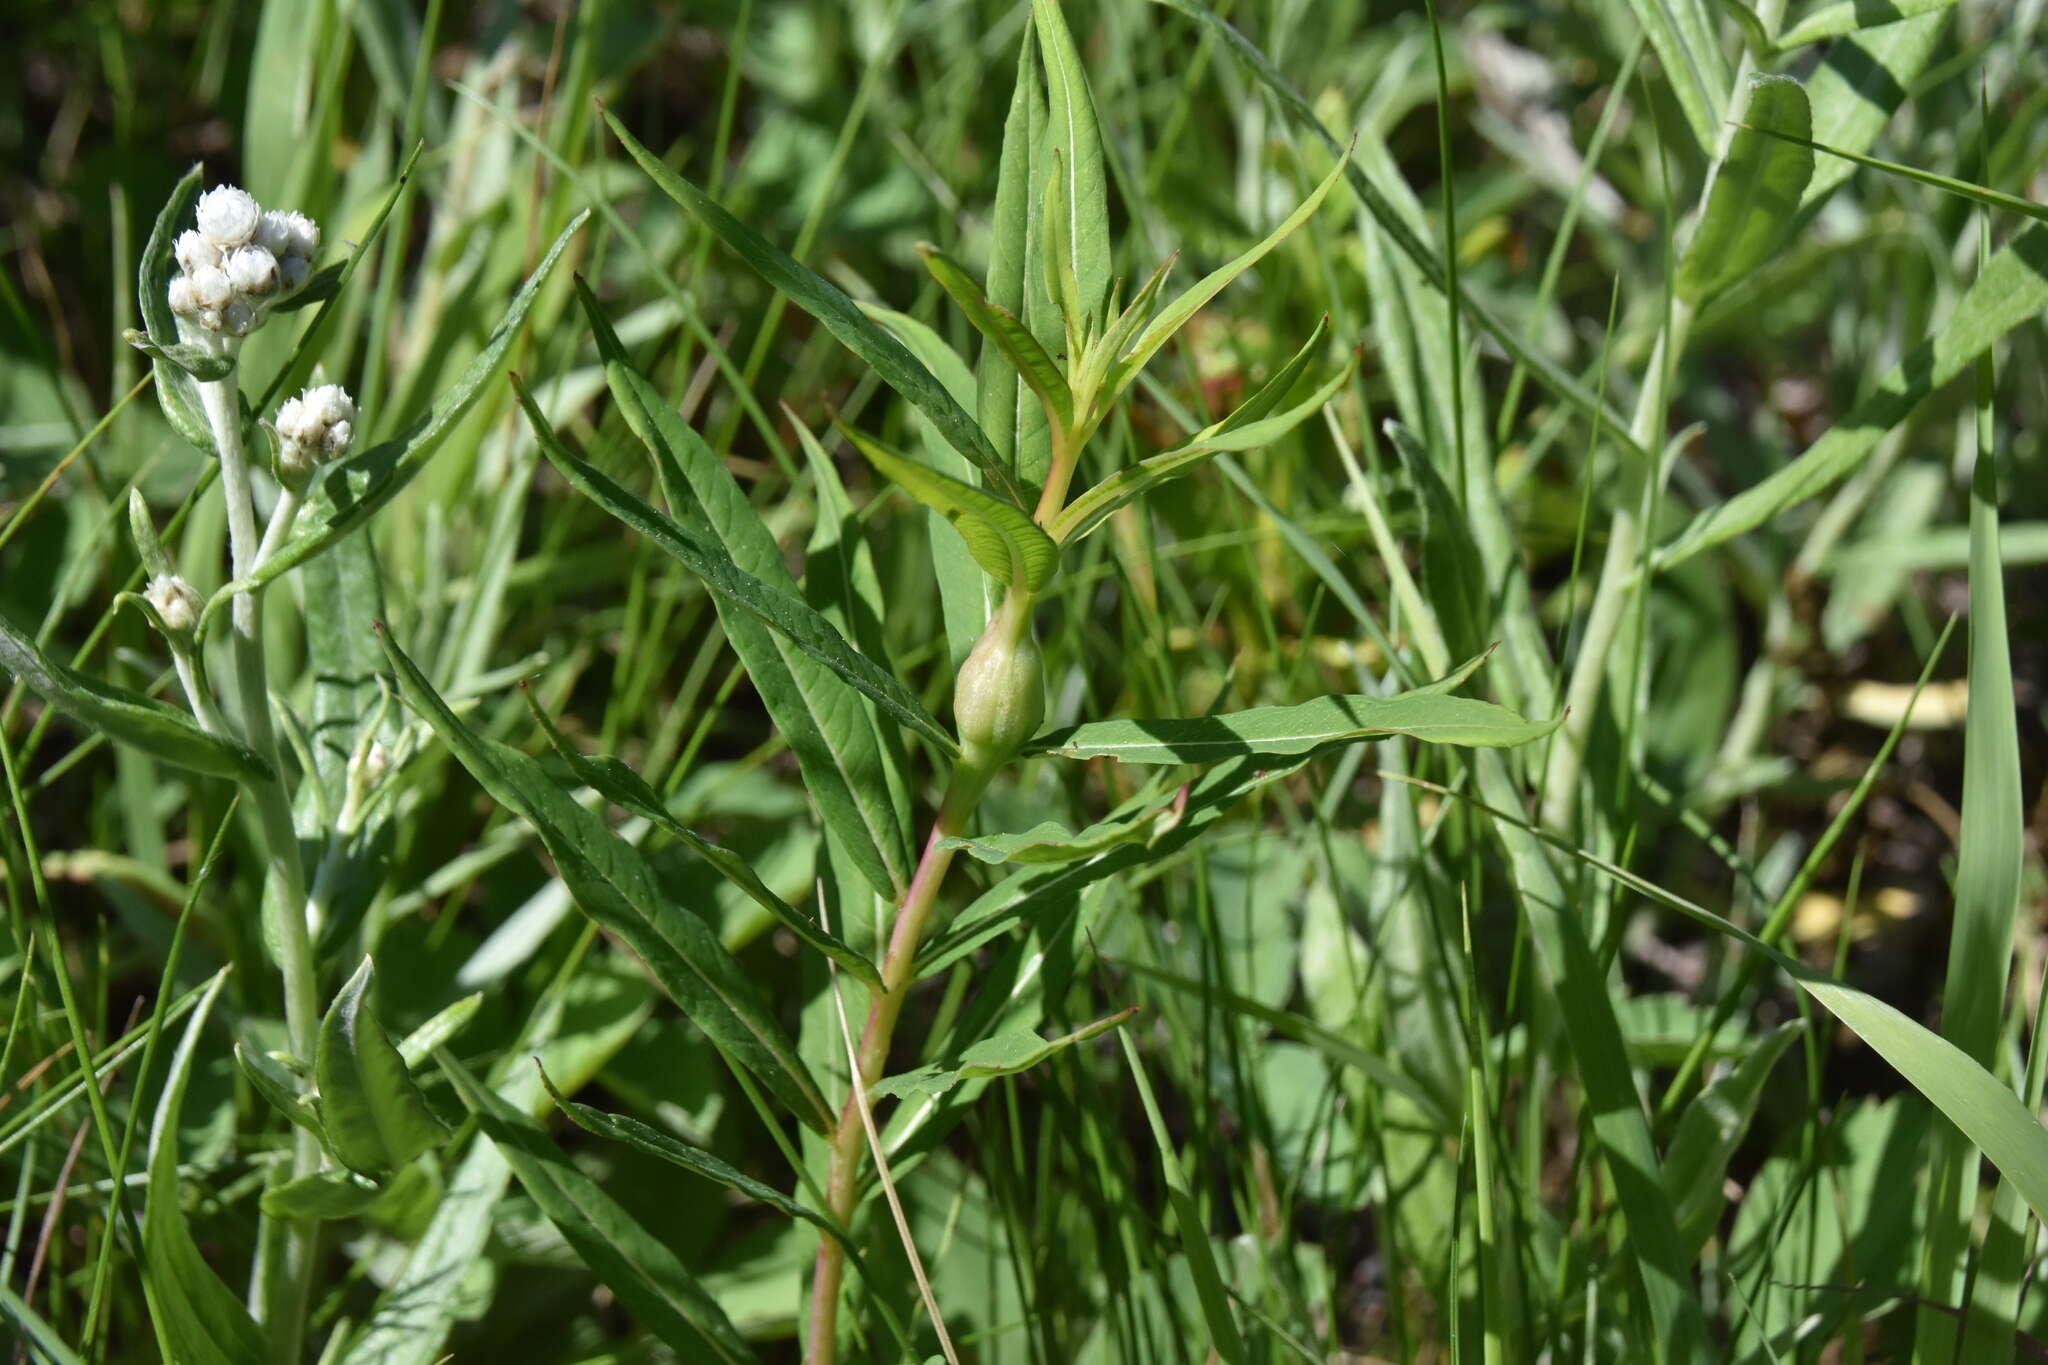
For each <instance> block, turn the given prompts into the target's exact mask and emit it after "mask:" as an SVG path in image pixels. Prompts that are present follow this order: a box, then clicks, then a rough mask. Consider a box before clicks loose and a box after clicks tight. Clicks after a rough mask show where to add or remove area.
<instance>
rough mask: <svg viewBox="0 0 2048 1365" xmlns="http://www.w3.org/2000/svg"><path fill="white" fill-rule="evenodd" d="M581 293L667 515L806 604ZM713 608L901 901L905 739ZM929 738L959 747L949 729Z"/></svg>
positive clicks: (830, 811) (906, 860)
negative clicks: (900, 742)
mask: <svg viewBox="0 0 2048 1365" xmlns="http://www.w3.org/2000/svg"><path fill="white" fill-rule="evenodd" d="M577 294H578V298H579V299H580V301H581V302H582V305H583V308H584V312H585V314H586V315H587V316H588V318H589V321H590V329H591V333H592V335H594V336H595V337H596V338H597V349H598V354H599V355H600V356H602V357H603V358H604V365H605V381H606V383H607V384H609V385H610V387H611V392H612V397H613V399H614V401H616V402H617V404H618V406H619V411H620V412H621V413H622V414H623V415H624V416H625V419H626V424H627V425H628V426H629V427H631V428H632V429H633V434H634V435H635V436H637V437H639V439H640V443H641V445H642V446H643V447H645V449H646V451H647V455H648V458H649V459H650V460H652V461H653V463H654V469H655V473H656V475H657V477H658V479H659V481H660V485H661V489H662V493H663V496H664V497H665V498H666V499H667V500H668V507H669V514H670V519H671V520H672V521H674V522H678V523H681V524H682V526H683V528H684V529H685V530H686V531H688V532H691V533H692V534H694V535H695V536H696V537H697V538H698V540H699V541H700V542H701V543H703V544H707V545H712V546H714V547H716V548H717V550H718V552H719V554H720V555H721V556H723V557H726V558H729V559H730V560H731V562H732V563H733V564H734V565H736V566H737V567H738V568H739V570H740V571H741V572H742V573H745V574H748V575H751V576H752V577H753V578H756V579H758V580H760V581H761V582H762V583H765V584H767V585H768V586H769V587H771V588H774V589H777V590H778V591H780V592H781V593H782V594H783V596H784V597H786V598H788V599H790V600H791V601H794V602H796V603H798V604H799V605H800V606H802V607H803V608H804V610H805V611H806V612H808V611H809V607H808V605H807V604H805V603H804V602H803V599H802V597H801V596H800V595H799V593H798V591H797V585H796V580H795V579H794V578H793V577H792V576H791V575H790V572H789V566H788V564H787V563H786V562H785V561H784V559H783V554H782V547H781V546H780V545H779V544H777V542H776V539H775V537H774V535H773V534H771V533H770V532H769V530H768V527H767V525H766V524H765V523H764V522H763V521H762V520H761V515H760V513H759V512H757V511H756V510H755V509H754V507H753V505H752V504H751V503H750V502H749V501H748V499H747V495H746V493H745V491H744V490H742V489H741V488H740V486H739V483H738V482H737V481H736V480H735V479H734V478H733V476H732V474H731V472H730V471H729V470H727V469H726V467H725V461H724V460H722V459H720V458H719V456H718V455H717V454H716V453H715V452H714V451H713V450H712V449H711V447H710V446H708V445H706V444H705V442H704V439H703V438H702V437H701V436H699V435H698V434H697V433H696V431H695V430H693V429H692V428H691V426H690V424H689V423H687V422H685V421H683V419H682V418H681V417H680V416H678V415H677V413H676V411H675V410H674V409H673V408H672V407H671V406H669V404H668V401H667V399H666V398H665V397H664V396H663V395H662V393H661V391H660V390H659V389H657V388H656V387H655V386H654V385H653V384H652V383H651V382H649V380H648V379H647V377H646V376H645V375H643V374H641V373H640V371H639V370H637V369H635V368H634V367H633V365H632V363H631V361H630V360H629V359H628V358H627V356H626V351H625V347H624V345H623V344H621V342H620V341H619V338H618V337H617V335H616V334H615V333H613V331H612V329H611V324H610V322H609V321H608V320H607V319H606V318H605V316H604V311H603V309H602V308H601V307H600V306H599V305H598V302H597V299H596V298H595V296H593V295H592V294H591V293H590V291H589V290H588V289H586V288H584V287H582V284H581V282H580V281H579V282H578V288H577ZM949 449H950V448H949ZM718 614H719V619H720V620H721V621H722V622H723V623H724V625H725V633H726V637H727V638H728V639H729V640H731V642H732V647H733V652H734V653H735V654H737V655H738V656H739V659H740V662H741V663H742V664H743V665H744V666H745V667H746V670H747V677H748V678H749V680H751V681H752V683H753V685H754V690H755V692H756V693H758V694H759V696H760V698H761V701H762V703H763V704H764V705H765V706H766V707H767V709H768V715H769V717H770V719H772V720H773V721H774V723H775V727H776V728H777V729H778V730H780V731H781V732H782V735H783V737H784V738H785V739H787V740H788V741H789V747H790V750H791V752H792V753H794V754H795V755H796V759H797V763H798V765H799V766H800V767H802V769H803V775H804V786H805V787H806V789H807V790H808V791H809V793H810V796H811V799H812V800H813V801H814V802H815V803H816V804H817V808H818V813H819V815H820V816H821V817H822V818H823V820H824V823H825V826H826V828H827V830H828V831H829V832H830V833H831V834H833V835H834V836H836V837H837V839H838V841H839V843H840V844H841V845H842V846H843V847H844V849H845V850H846V852H847V854H848V857H849V859H850V860H851V861H852V862H853V864H854V865H855V866H856V867H857V868H858V869H859V871H860V873H861V875H862V877H863V878H865V879H866V880H867V882H868V884H869V885H870V886H871V887H873V888H874V890H875V891H876V893H877V894H879V895H882V896H884V897H886V898H888V899H890V900H894V899H895V898H896V896H898V895H899V894H901V892H902V891H903V888H904V887H905V886H906V885H908V884H909V880H910V866H911V852H910V795H909V787H908V783H907V781H906V780H905V778H904V776H903V771H902V769H903V766H904V765H903V762H902V760H901V757H900V753H899V750H898V747H897V744H896V742H895V741H896V740H897V738H898V737H897V736H896V735H895V734H894V733H892V731H891V729H890V727H889V726H888V725H887V724H886V723H885V722H884V721H883V719H882V717H881V716H880V715H879V714H877V711H876V708H875V707H873V706H870V705H869V704H868V703H867V702H863V701H860V700H857V699H855V698H850V697H848V696H847V688H848V686H849V685H850V681H851V680H850V679H848V678H847V677H846V676H845V675H844V674H843V673H841V672H840V671H838V670H837V669H835V668H834V667H832V666H831V665H830V664H828V663H827V662H825V661H821V660H819V659H816V658H813V657H810V656H809V653H808V651H807V650H806V649H805V648H804V647H802V646H801V645H799V644H798V643H797V642H796V641H795V640H792V639H790V638H789V637H787V636H785V635H783V634H782V633H780V632H779V631H777V630H775V629H773V628H771V627H770V626H769V625H768V624H766V623H765V622H763V621H761V620H760V619H759V618H758V617H756V616H755V615H754V614H753V613H752V612H751V611H749V610H747V609H745V608H744V607H742V606H740V605H738V604H735V603H731V602H728V601H726V600H724V599H723V598H722V597H721V598H719V600H718ZM827 624H828V625H829V622H828V623H827ZM852 652H853V654H854V655H855V656H857V657H856V658H855V660H854V661H853V662H852V663H850V664H849V665H848V666H849V667H852V668H855V669H859V668H860V667H861V663H862V662H863V661H865V660H866V658H867V656H865V655H860V654H859V651H858V650H857V649H856V650H854V651H852ZM868 680H869V681H870V682H871V683H872V684H874V685H876V686H879V687H881V688H882V689H884V691H885V692H886V691H887V690H888V689H889V688H890V687H891V686H892V685H894V686H896V687H897V688H898V690H899V691H900V685H899V684H894V675H893V674H891V673H889V672H888V670H886V669H882V668H875V669H874V670H873V672H872V673H871V674H870V675H869V679H868ZM906 699H908V711H909V714H910V716H911V717H912V718H913V720H915V719H916V718H918V717H922V719H923V721H924V722H926V723H927V724H928V725H929V726H930V727H931V728H926V726H925V725H917V726H914V728H919V729H920V730H921V732H922V733H924V734H926V735H927V736H929V735H930V734H931V730H932V728H936V722H932V721H931V720H930V717H929V716H928V715H926V714H925V713H924V712H923V710H922V708H921V707H919V706H917V705H916V703H915V699H914V698H909V694H908V693H907V692H906V693H903V695H902V696H899V697H898V698H897V703H898V705H899V706H904V705H906ZM934 742H935V743H939V744H940V745H941V748H942V750H943V751H944V752H948V753H950V752H952V740H951V739H950V738H947V739H945V740H942V741H940V740H935V741H934Z"/></svg>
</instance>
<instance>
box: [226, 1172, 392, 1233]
mask: <svg viewBox="0 0 2048 1365" xmlns="http://www.w3.org/2000/svg"><path fill="white" fill-rule="evenodd" d="M382 1193H383V1190H382V1189H380V1188H379V1187H378V1185H377V1184H376V1182H374V1181H370V1180H365V1179H363V1177H361V1176H359V1175H352V1174H350V1173H349V1172H347V1171H315V1172H313V1174H311V1175H302V1176H300V1177H299V1178H298V1179H297V1180H287V1181H286V1182H285V1183H284V1184H282V1185H278V1186H275V1187H273V1188H271V1189H267V1190H265V1191H264V1192H263V1198H262V1199H260V1200H258V1201H257V1203H258V1205H259V1206H260V1207H261V1208H262V1210H263V1211H264V1212H265V1213H267V1214H269V1215H270V1216H271V1217H273V1218H293V1219H297V1218H309V1219H314V1220H316V1221H327V1220H331V1219H335V1218H353V1217H355V1216H356V1215H357V1214H359V1213H361V1212H362V1211H363V1210H364V1209H367V1208H368V1207H370V1205H372V1204H374V1203H376V1202H377V1196H378V1195H380V1194H382Z"/></svg>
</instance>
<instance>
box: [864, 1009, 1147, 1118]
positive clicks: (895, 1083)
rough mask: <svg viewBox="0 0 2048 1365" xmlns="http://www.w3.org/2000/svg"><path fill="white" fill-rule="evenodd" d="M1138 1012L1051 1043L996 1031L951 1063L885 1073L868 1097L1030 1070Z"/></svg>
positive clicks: (938, 1089)
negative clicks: (894, 1073) (996, 1032)
mask: <svg viewBox="0 0 2048 1365" xmlns="http://www.w3.org/2000/svg"><path fill="white" fill-rule="evenodd" d="M1137 1012H1138V1007H1137V1006H1136V1005H1132V1006H1131V1007H1130V1008H1129V1009H1125V1010H1119V1011H1117V1012H1116V1013H1115V1014H1112V1015H1110V1016H1109V1017H1108V1018H1106V1019H1098V1020H1096V1021H1095V1022H1094V1023H1092V1024H1088V1025H1086V1026H1084V1027H1082V1028H1078V1029H1075V1030H1074V1031H1073V1032H1072V1033H1069V1034H1067V1035H1066V1036H1065V1037H1063V1038H1055V1039H1054V1040H1052V1041H1051V1042H1047V1041H1046V1040H1045V1039H1043V1038H1041V1037H1039V1036H1038V1034H1037V1033H1036V1032H1034V1031H1033V1030H1031V1029H1014V1030H1012V1031H1010V1032H1008V1033H998V1034H996V1035H995V1036H993V1037H990V1038H984V1039H982V1040H981V1041H980V1042H978V1043H976V1044H974V1045H973V1046H972V1047H970V1048H968V1049H967V1050H966V1051H965V1052H963V1053H961V1054H960V1060H959V1061H957V1062H955V1063H953V1064H952V1065H950V1066H948V1065H946V1064H945V1063H943V1062H933V1063H931V1064H930V1065H928V1066H921V1067H919V1068H917V1070H915V1071H905V1072H902V1073H900V1074H898V1075H894V1076H885V1077H883V1078H882V1079H881V1080H879V1081H876V1082H875V1083H874V1084H873V1085H871V1086H869V1087H868V1097H869V1098H870V1099H886V1098H888V1097H889V1096H892V1095H893V1096H896V1097H897V1098H899V1099H901V1098H908V1097H909V1096H912V1095H943V1094H945V1093H946V1092H947V1091H948V1090H951V1089H952V1088H953V1087H954V1086H956V1085H958V1084H960V1082H962V1081H969V1080H978V1079H981V1078H984V1077H989V1076H1014V1075H1016V1074H1017V1073H1018V1072H1020V1071H1029V1070H1030V1069H1031V1068H1032V1067H1034V1066H1037V1065H1038V1064H1039V1063H1040V1062H1042V1061H1044V1060H1045V1059H1046V1058H1048V1057H1050V1056H1052V1055H1053V1053H1055V1052H1059V1051H1061V1050H1062V1049H1064V1048H1070V1047H1072V1046H1073V1045H1074V1044H1076V1043H1084V1042H1086V1041H1088V1040H1089V1039H1090V1038H1094V1037H1097V1036H1098V1035H1100V1034H1104V1033H1107V1032H1109V1031H1110V1030H1111V1029H1113V1028H1116V1027H1117V1026H1118V1025H1120V1024H1122V1023H1123V1022H1124V1021H1125V1020H1127V1019H1129V1018H1130V1017H1131V1016H1132V1015H1134V1014H1136V1013H1137Z"/></svg>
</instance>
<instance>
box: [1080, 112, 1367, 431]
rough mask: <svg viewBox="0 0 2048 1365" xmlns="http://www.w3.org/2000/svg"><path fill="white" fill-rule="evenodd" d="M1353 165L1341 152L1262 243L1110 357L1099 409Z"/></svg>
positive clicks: (1192, 289) (1193, 288)
mask: <svg viewBox="0 0 2048 1365" xmlns="http://www.w3.org/2000/svg"><path fill="white" fill-rule="evenodd" d="M1350 164H1351V148H1350V147H1348V146H1347V147H1345V149H1344V151H1343V153H1342V154H1341V155H1340V156H1339V157H1338V158H1337V164H1336V165H1334V166H1332V167H1331V168H1330V173H1329V174H1328V175H1325V176H1324V177H1323V179H1322V182H1321V183H1320V184H1318V185H1317V186H1316V187H1315V188H1314V189H1313V190H1311V191H1309V196H1308V198H1306V199H1304V200H1302V201H1301V203H1300V205H1299V206H1298V207H1297V208H1296V209H1295V210H1294V212H1292V213H1290V214H1288V215H1287V217H1285V218H1284V219H1282V220H1281V221H1280V225H1279V226H1278V227H1276V228H1274V229H1273V230H1272V231H1271V232H1269V233H1267V234H1266V236H1265V237H1264V239H1263V240H1261V241H1260V242H1258V243H1257V244H1256V245H1254V246H1252V247H1251V248H1250V249H1248V250H1246V251H1245V252H1243V253H1241V254H1240V255H1239V256H1237V257H1236V258H1235V259H1234V260H1231V261H1229V262H1227V263H1225V264H1224V265H1221V266H1219V267H1217V268H1216V269H1215V270H1212V271H1210V272H1209V273H1208V274H1207V275H1204V276H1203V277H1202V278H1201V279H1199V280H1197V281H1195V282H1194V283H1193V284H1191V285H1189V286H1188V287H1187V288H1186V289H1185V290H1183V291H1182V292H1181V294H1180V296H1179V297H1177V298H1176V299H1174V301H1173V302H1172V303H1169V304H1167V305H1166V307H1165V308H1163V309H1161V310H1160V313H1159V316H1158V317H1156V318H1154V319H1152V321H1150V322H1149V323H1147V324H1146V325H1145V330H1144V331H1142V332H1140V333H1138V339H1137V340H1136V341H1134V342H1132V343H1131V349H1130V350H1129V351H1128V352H1126V353H1125V354H1123V355H1120V356H1113V357H1109V359H1110V362H1111V363H1110V364H1109V367H1108V370H1107V376H1106V378H1105V379H1104V381H1103V385H1102V390H1101V396H1100V397H1099V398H1098V399H1097V407H1098V410H1103V409H1106V407H1107V405H1108V404H1109V402H1110V401H1111V400H1113V399H1114V398H1115V397H1116V395H1118V394H1119V393H1122V392H1123V390H1124V389H1125V387H1126V386H1128V385H1129V384H1130V382H1131V380H1133V379H1134V378H1136V377H1137V374H1138V371H1139V370H1142V369H1144V368H1145V364H1146V362H1147V361H1149V360H1151V359H1152V357H1153V356H1155V355H1157V354H1158V353H1159V348H1160V347H1162V346H1164V345H1165V344H1166V343H1167V341H1168V339H1170V338H1171V337H1172V336H1173V334H1174V333H1175V332H1178V331H1179V330H1180V329H1181V328H1182V327H1184V326H1186V325H1187V322H1188V319H1190V318H1192V317H1194V315H1195V314H1197V313H1199V312H1201V311H1202V309H1203V307H1204V306H1206V305H1207V304H1208V302H1209V300H1211V299H1213V298H1215V297H1216V296H1217V295H1218V294H1220V293H1222V292H1223V289H1224V286H1225V285H1228V284H1229V283H1230V282H1231V281H1232V280H1234V279H1236V278H1237V277H1238V276H1239V275H1242V274H1244V272H1245V271H1247V270H1250V269H1251V268H1252V267H1253V266H1255V265H1257V264H1258V263H1259V262H1260V261H1261V260H1263V259H1265V257H1266V255H1267V253H1269V252H1270V251H1272V250H1273V248H1274V247H1276V246H1279V245H1280V243H1282V242H1284V241H1286V240H1287V239H1288V238H1289V237H1291V236H1293V235H1294V230H1295V229H1296V228H1298V227H1300V226H1301V225H1302V224H1303V223H1306V222H1307V221H1308V220H1309V218H1310V217H1311V216H1312V215H1313V214H1314V213H1315V211H1316V210H1317V209H1319V208H1321V207H1322V204H1323V200H1324V199H1325V198H1326V197H1328V195H1329V193H1330V189H1331V187H1332V186H1334V185H1335V184H1336V183H1337V181H1338V180H1339V179H1340V178H1342V176H1343V174H1344V169H1345V167H1347V166H1349V165H1350Z"/></svg>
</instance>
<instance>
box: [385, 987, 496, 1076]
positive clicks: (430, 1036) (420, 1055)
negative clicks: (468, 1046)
mask: <svg viewBox="0 0 2048 1365" xmlns="http://www.w3.org/2000/svg"><path fill="white" fill-rule="evenodd" d="M483 1003H484V994H483V992H482V991H475V992H472V993H471V994H469V995H465V996H463V997H462V998H461V999H460V1000H458V1001H456V1002H455V1003H454V1004H452V1005H449V1006H447V1007H446V1008H444V1009H441V1010H439V1011H437V1012H436V1013H435V1015H434V1017H433V1018H431V1019H429V1020H427V1022H426V1023H424V1024H421V1025H420V1026H419V1027H418V1028H416V1029H414V1030H413V1031H412V1032H411V1033H408V1034H406V1035H405V1037H403V1038H401V1039H399V1041H398V1055H399V1056H400V1057H403V1058H404V1059H405V1064H406V1065H407V1066H408V1067H417V1066H419V1065H420V1063H422V1062H424V1061H426V1060H427V1058H428V1057H430V1056H432V1055H433V1051H434V1049H435V1048H437V1047H440V1046H441V1045H442V1044H444V1043H446V1042H447V1041H448V1040H449V1039H451V1038H453V1037H454V1036H455V1035H456V1034H458V1033H460V1032H462V1030H463V1029H464V1028H466V1027H468V1025H469V1021H470V1020H472V1019H474V1018H476V1012H477V1010H478V1009H480V1008H482V1006H483Z"/></svg>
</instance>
